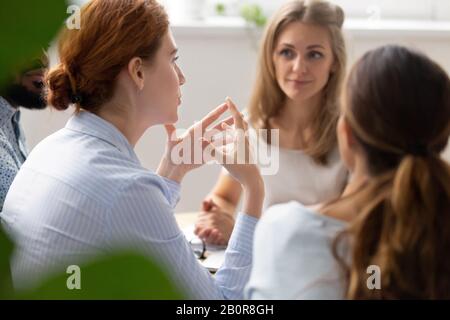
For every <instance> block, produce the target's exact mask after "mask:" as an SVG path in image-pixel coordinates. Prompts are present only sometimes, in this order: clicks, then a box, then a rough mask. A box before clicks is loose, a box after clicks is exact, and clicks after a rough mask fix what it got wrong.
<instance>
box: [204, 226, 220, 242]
mask: <svg viewBox="0 0 450 320" xmlns="http://www.w3.org/2000/svg"><path fill="white" fill-rule="evenodd" d="M219 233H220V232H219V230H217V229H213V230H212V231H211V233H210V235H209V236H208V238H207V239H206V242H207V243H210V244H216V243H217V241H218V240H219Z"/></svg>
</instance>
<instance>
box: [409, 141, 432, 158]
mask: <svg viewBox="0 0 450 320" xmlns="http://www.w3.org/2000/svg"><path fill="white" fill-rule="evenodd" d="M407 153H409V154H411V155H413V156H416V157H427V156H429V155H430V151H429V150H428V147H427V146H426V145H424V144H418V145H414V146H411V147H410V148H409V151H408V152H407Z"/></svg>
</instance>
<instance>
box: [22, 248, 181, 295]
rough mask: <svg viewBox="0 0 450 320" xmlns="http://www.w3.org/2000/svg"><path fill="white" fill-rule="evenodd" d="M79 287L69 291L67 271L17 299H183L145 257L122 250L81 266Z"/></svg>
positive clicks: (177, 290)
mask: <svg viewBox="0 0 450 320" xmlns="http://www.w3.org/2000/svg"><path fill="white" fill-rule="evenodd" d="M80 269H81V273H80V280H81V281H80V284H81V288H80V289H73V290H69V289H68V286H67V281H68V279H69V277H70V276H71V274H61V275H58V276H55V277H53V278H51V279H50V280H47V281H46V282H45V283H44V284H42V285H41V286H39V287H38V288H37V289H35V290H33V291H31V292H27V293H22V294H20V295H18V296H16V298H18V299H27V300H28V299H30V300H34V299H43V300H54V299H61V300H72V299H82V300H103V299H112V300H116V299H125V300H129V299H138V300H155V299H157V300H173V299H183V298H185V297H184V296H183V295H182V294H181V293H180V291H179V289H177V288H176V286H175V285H174V284H173V283H172V282H171V281H170V280H169V277H168V275H166V274H165V273H164V272H163V271H162V268H160V267H159V266H158V265H156V264H155V263H154V262H152V261H150V260H149V259H147V258H145V257H143V256H140V255H137V254H133V253H122V254H116V255H112V256H109V257H105V258H102V259H100V260H98V261H96V262H93V263H91V264H88V265H86V266H81V267H80Z"/></svg>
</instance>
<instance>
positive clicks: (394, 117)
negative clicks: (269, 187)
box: [246, 46, 450, 299]
mask: <svg viewBox="0 0 450 320" xmlns="http://www.w3.org/2000/svg"><path fill="white" fill-rule="evenodd" d="M337 135H338V140H339V149H340V153H341V156H342V159H343V161H344V163H345V165H346V166H347V167H348V169H349V171H350V172H352V179H351V181H350V183H349V184H348V186H347V187H346V189H345V191H344V193H343V196H342V197H341V198H340V199H338V200H335V201H331V202H329V203H327V204H325V205H323V206H320V207H318V208H316V209H311V208H306V207H305V206H303V205H302V204H300V203H298V202H295V201H292V202H290V203H286V204H280V205H276V206H273V207H271V208H270V209H269V210H268V211H267V212H266V213H265V215H264V216H263V218H262V219H261V221H260V222H259V224H258V227H257V228H256V231H255V245H254V252H253V257H254V261H253V268H252V274H251V276H250V282H249V284H248V286H247V291H246V293H247V297H249V298H252V299H343V298H349V299H449V298H450V258H449V256H448V252H449V249H450V232H449V230H450V166H449V165H448V163H446V162H445V160H443V159H442V158H441V153H442V151H443V150H444V149H445V146H446V145H447V143H448V139H449V136H450V79H449V77H448V75H447V74H446V72H445V71H444V70H443V69H442V68H441V67H440V66H438V65H437V64H436V63H435V62H433V61H431V60H430V59H429V58H428V57H426V56H424V55H423V54H421V53H417V52H414V51H411V50H410V49H407V48H404V47H399V46H386V47H381V48H379V49H376V50H373V51H370V52H368V53H367V54H365V55H364V57H362V58H361V60H360V61H359V62H358V63H357V64H356V65H355V67H354V68H353V70H352V72H351V74H350V77H349V80H348V82H347V84H346V90H345V94H344V103H343V107H342V115H341V117H340V119H339V122H338V127H337ZM333 242H334V244H333Z"/></svg>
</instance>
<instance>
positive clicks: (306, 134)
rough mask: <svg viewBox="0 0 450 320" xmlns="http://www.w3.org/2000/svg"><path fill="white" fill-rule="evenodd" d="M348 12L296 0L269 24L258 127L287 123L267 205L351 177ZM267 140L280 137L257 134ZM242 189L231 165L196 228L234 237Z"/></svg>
mask: <svg viewBox="0 0 450 320" xmlns="http://www.w3.org/2000/svg"><path fill="white" fill-rule="evenodd" d="M343 22H344V13H343V11H342V9H341V8H340V7H338V6H336V5H333V4H331V3H328V2H325V1H292V2H289V3H287V4H285V5H284V6H282V7H281V8H280V9H279V11H278V12H277V13H275V15H274V16H273V17H272V19H271V21H270V22H269V24H268V27H267V29H266V31H265V35H264V38H263V41H262V47H261V52H260V59H259V72H258V76H257V78H256V79H257V80H256V83H255V87H254V90H253V95H252V98H251V101H250V104H249V106H248V120H249V124H250V126H251V128H250V130H253V131H252V132H253V133H256V132H258V130H259V129H268V130H273V129H276V130H279V131H278V132H279V143H278V145H277V147H279V148H278V150H279V169H278V172H277V173H276V174H273V175H272V174H266V175H264V172H263V179H264V184H265V190H266V198H265V202H264V208H268V207H269V206H271V205H274V204H277V203H283V202H287V201H290V200H297V201H299V202H301V203H303V204H305V205H313V204H317V203H319V202H323V201H326V200H330V199H333V198H335V197H337V196H339V195H340V194H341V192H342V190H343V188H344V186H345V184H346V181H347V171H346V169H345V168H344V166H343V164H342V162H341V159H340V157H339V152H338V149H337V143H336V133H335V132H336V130H335V128H336V123H337V119H338V99H337V96H338V92H339V88H340V87H341V83H342V81H343V77H344V73H345V68H346V50H345V43H344V39H343V35H342V30H341V28H342V24H343ZM255 136H257V137H258V139H259V140H260V141H259V143H260V144H261V143H262V144H271V143H275V142H272V141H268V140H270V134H269V135H268V137H269V139H267V140H266V139H265V137H264V136H261V135H259V134H256V135H255ZM241 193H242V189H241V187H240V185H239V183H238V182H237V181H235V180H234V179H233V178H232V177H231V176H230V175H229V174H227V172H225V171H224V172H223V173H222V174H221V175H220V177H219V180H218V182H217V184H216V186H215V187H214V189H213V190H212V191H211V193H210V194H209V195H208V196H207V197H206V199H205V200H204V201H203V204H202V213H201V214H200V215H199V217H198V220H197V223H196V228H195V232H196V234H197V235H198V236H199V237H201V238H203V239H204V240H206V242H207V243H211V244H226V243H227V242H228V239H229V237H230V234H231V231H232V227H233V224H234V217H233V216H234V212H235V211H236V207H237V205H238V203H239V200H240V197H241Z"/></svg>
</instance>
